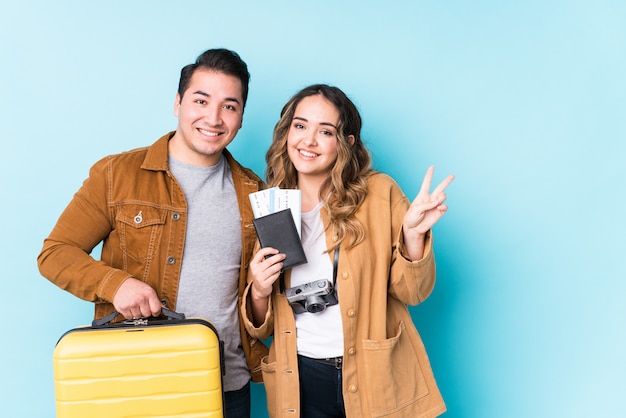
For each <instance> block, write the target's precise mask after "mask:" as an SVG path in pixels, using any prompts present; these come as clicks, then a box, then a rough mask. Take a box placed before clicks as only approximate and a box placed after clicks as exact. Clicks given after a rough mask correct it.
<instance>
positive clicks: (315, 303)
mask: <svg viewBox="0 0 626 418" xmlns="http://www.w3.org/2000/svg"><path fill="white" fill-rule="evenodd" d="M305 305H306V310H307V311H309V312H311V313H318V312H322V311H324V310H326V303H324V299H322V298H321V297H320V296H309V297H308V298H306V303H305Z"/></svg>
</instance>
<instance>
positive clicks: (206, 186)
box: [169, 156, 250, 391]
mask: <svg viewBox="0 0 626 418" xmlns="http://www.w3.org/2000/svg"><path fill="white" fill-rule="evenodd" d="M169 167H170V171H171V172H172V174H174V177H176V180H177V181H178V183H179V184H180V186H181V187H182V189H183V191H184V193H185V198H186V200H187V217H188V219H187V231H186V237H185V249H184V252H183V261H182V271H181V276H180V284H179V286H178V298H177V300H176V310H177V311H178V312H182V313H184V314H185V315H186V316H187V317H201V318H206V319H208V320H209V321H211V322H212V323H213V324H214V325H215V327H216V328H217V331H218V334H219V337H220V339H221V340H222V341H224V354H225V363H226V364H225V367H226V375H225V376H224V385H223V386H224V390H225V391H232V390H237V389H241V388H242V387H243V386H244V385H245V384H246V383H248V381H249V380H250V372H249V370H248V367H247V364H246V360H245V355H244V353H243V349H242V347H241V336H240V334H239V317H238V306H237V288H238V281H239V269H240V265H241V223H240V215H239V206H238V205H237V196H236V194H235V187H234V185H233V178H232V173H231V170H230V166H229V165H228V164H227V163H226V159H225V158H224V156H222V158H220V161H219V163H218V164H216V165H215V166H212V167H203V166H191V165H188V164H184V163H182V162H180V161H177V160H175V159H173V158H172V157H170V158H169Z"/></svg>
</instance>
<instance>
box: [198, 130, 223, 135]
mask: <svg viewBox="0 0 626 418" xmlns="http://www.w3.org/2000/svg"><path fill="white" fill-rule="evenodd" d="M198 130H199V131H200V132H201V133H202V134H203V135H207V136H218V135H219V133H218V132H210V131H205V130H204V129H198Z"/></svg>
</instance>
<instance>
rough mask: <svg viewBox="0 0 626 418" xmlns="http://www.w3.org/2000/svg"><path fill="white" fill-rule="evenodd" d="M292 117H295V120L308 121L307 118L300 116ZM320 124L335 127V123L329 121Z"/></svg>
mask: <svg viewBox="0 0 626 418" xmlns="http://www.w3.org/2000/svg"><path fill="white" fill-rule="evenodd" d="M293 119H294V120H296V119H297V120H301V121H303V122H308V119H306V118H303V117H302V116H294V117H293ZM320 125H325V126H332V127H333V128H335V129H337V127H336V126H335V125H333V124H332V123H330V122H320Z"/></svg>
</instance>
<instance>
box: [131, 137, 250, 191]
mask: <svg viewBox="0 0 626 418" xmlns="http://www.w3.org/2000/svg"><path fill="white" fill-rule="evenodd" d="M175 133H176V131H171V132H168V133H166V134H165V135H163V136H162V137H161V138H159V139H158V140H157V141H156V142H155V143H154V144H152V145H151V146H150V147H148V152H147V153H146V157H145V158H144V159H143V164H141V168H143V169H144V170H152V171H168V170H169V164H168V156H169V148H168V143H169V141H170V139H172V137H173V136H174V134H175ZM223 154H224V157H226V161H227V162H228V164H229V165H230V168H231V170H233V171H237V173H238V174H239V175H242V176H244V177H247V178H248V179H249V180H251V181H253V180H254V179H252V178H251V177H250V176H249V175H248V174H247V173H246V172H245V171H244V170H243V169H242V167H241V166H240V165H239V163H237V161H235V159H234V158H233V156H232V155H231V153H230V152H228V150H227V149H224V151H223Z"/></svg>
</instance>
